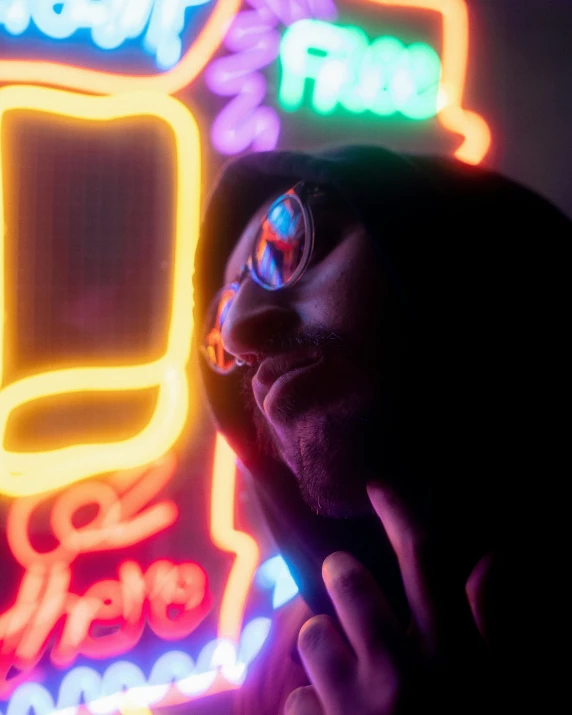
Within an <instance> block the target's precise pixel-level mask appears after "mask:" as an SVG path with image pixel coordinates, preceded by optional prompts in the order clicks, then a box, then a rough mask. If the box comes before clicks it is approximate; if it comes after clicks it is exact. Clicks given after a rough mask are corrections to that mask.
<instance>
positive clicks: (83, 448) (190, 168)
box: [0, 86, 201, 496]
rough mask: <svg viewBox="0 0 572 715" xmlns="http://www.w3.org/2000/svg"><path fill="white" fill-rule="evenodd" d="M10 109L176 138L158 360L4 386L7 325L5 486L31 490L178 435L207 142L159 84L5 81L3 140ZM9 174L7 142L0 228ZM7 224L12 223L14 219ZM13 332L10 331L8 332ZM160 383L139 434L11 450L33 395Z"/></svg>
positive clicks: (126, 462)
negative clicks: (56, 85) (132, 121)
mask: <svg viewBox="0 0 572 715" xmlns="http://www.w3.org/2000/svg"><path fill="white" fill-rule="evenodd" d="M12 110H26V111H27V112H42V113H46V112H47V113H50V114H51V115H53V116H56V117H62V118H75V119H79V120H84V121H85V122H86V123H88V125H89V126H93V123H94V122H95V123H97V122H109V121H113V120H117V119H121V118H129V117H134V116H147V117H150V118H156V119H157V120H159V121H161V122H164V123H166V124H167V125H168V127H169V128H170V130H171V132H172V135H173V139H174V146H175V150H174V151H175V157H174V160H175V167H176V182H175V192H176V197H175V198H176V201H175V229H174V236H173V245H174V261H173V266H174V267H173V273H172V283H171V294H170V306H169V307H170V315H169V316H166V319H167V320H169V328H168V337H167V345H166V349H165V352H164V354H163V355H162V356H161V357H159V358H158V359H156V360H154V361H152V362H147V363H144V364H137V365H133V366H121V367H104V366H102V367H93V366H91V367H82V366H81V365H78V366H77V367H73V368H69V369H62V370H54V371H47V372H43V373H40V374H36V375H32V376H29V377H26V378H23V379H20V380H17V381H16V382H13V383H11V384H9V385H4V384H3V374H4V371H3V365H4V357H5V354H6V347H7V345H8V346H9V344H10V335H9V328H7V326H6V323H4V324H3V328H2V330H1V331H0V494H6V495H9V496H24V495H29V494H35V493H39V492H44V491H48V490H52V489H56V488H60V487H63V486H66V485H68V484H70V483H72V482H74V481H77V480H79V479H84V478H86V477H88V476H91V475H94V474H99V473H104V472H108V471H116V470H121V469H129V468H133V467H136V466H141V465H143V464H146V463H149V462H152V461H153V460H155V459H157V458H159V457H160V456H161V455H162V454H164V453H165V452H166V451H167V450H168V449H169V448H170V447H171V446H172V445H173V443H174V442H175V441H176V439H177V438H178V436H179V434H180V433H181V431H182V429H183V426H184V424H185V422H186V419H187V415H188V411H189V387H188V381H187V375H186V364H187V361H188V358H189V352H190V344H191V337H192V332H193V319H192V284H191V276H192V271H193V264H194V254H195V249H196V245H197V240H198V231H199V204H200V171H201V166H200V141H199V133H198V129H197V126H196V123H195V121H194V118H193V117H192V115H191V114H190V112H189V111H188V110H187V109H186V108H185V107H184V106H183V105H182V104H181V103H180V102H178V101H177V100H175V99H173V98H171V97H169V96H168V95H164V94H160V93H155V92H133V93H126V94H120V95H115V96H111V97H91V96H86V95H78V94H73V93H69V92H64V91H59V90H53V89H47V88H41V87H27V86H15V87H5V88H3V89H0V139H1V137H2V126H3V119H4V117H5V115H6V113H7V112H9V111H12ZM9 182H10V176H7V175H6V172H5V170H4V167H3V162H2V153H1V149H0V226H4V225H5V220H6V218H5V211H4V194H5V190H4V187H5V186H6V185H7V184H8V183H9ZM7 228H9V227H7ZM6 236H9V230H6V229H5V230H4V231H3V232H0V310H1V314H2V315H4V314H5V303H6V295H7V291H9V290H10V281H9V280H8V278H7V276H6V275H5V273H6V265H5V258H4V256H5V245H4V241H5V238H6ZM7 333H8V334H7ZM149 388H159V389H158V398H157V402H156V405H155V410H154V413H153V415H152V417H151V418H150V420H149V422H148V424H147V425H146V426H145V427H144V428H143V429H142V430H141V431H140V432H139V434H137V435H135V436H133V437H130V438H129V439H125V440H122V441H117V442H106V443H98V444H93V443H92V444H75V445H72V446H67V447H64V448H61V449H54V450H50V451H41V452H15V451H8V450H7V449H6V448H5V434H6V426H7V423H8V420H9V419H10V416H11V414H12V413H13V412H14V410H16V409H17V408H18V407H20V406H22V405H25V404H28V403H30V402H32V401H34V400H38V399H42V398H46V397H50V396H55V395H65V394H69V393H78V392H97V391H106V392H110V391H111V392H113V391H117V392H119V393H120V392H122V391H134V390H145V389H149Z"/></svg>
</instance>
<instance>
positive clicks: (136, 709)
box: [119, 697, 153, 715]
mask: <svg viewBox="0 0 572 715" xmlns="http://www.w3.org/2000/svg"><path fill="white" fill-rule="evenodd" d="M136 701H137V699H136V698H133V702H131V701H130V699H129V697H127V698H125V702H124V703H123V707H122V708H121V709H120V710H119V712H120V713H121V715H153V713H152V711H151V709H150V708H148V707H145V705H138V704H137V702H136Z"/></svg>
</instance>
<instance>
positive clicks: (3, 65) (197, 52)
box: [0, 0, 241, 94]
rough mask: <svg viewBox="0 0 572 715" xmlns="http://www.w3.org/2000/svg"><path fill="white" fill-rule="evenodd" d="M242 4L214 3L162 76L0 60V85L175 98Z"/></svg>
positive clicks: (207, 57)
mask: <svg viewBox="0 0 572 715" xmlns="http://www.w3.org/2000/svg"><path fill="white" fill-rule="evenodd" d="M240 2H241V0H217V3H216V5H215V8H214V10H213V11H212V14H211V16H210V17H209V19H208V20H207V22H206V24H205V26H204V27H203V29H202V30H201V31H200V33H199V34H198V36H197V38H196V40H195V41H194V43H193V45H192V46H191V47H190V48H189V49H188V50H187V52H186V54H185V55H184V56H183V57H182V58H181V60H180V61H179V63H178V64H177V65H176V66H175V67H173V69H171V70H169V71H168V72H164V73H162V74H156V75H149V76H137V75H122V74H115V73H112V72H99V71H97V70H90V69H85V68H82V67H73V66H70V65H66V64H62V63H58V62H41V61H35V60H0V82H21V83H25V84H48V85H54V86H57V87H63V88H65V89H72V90H79V91H85V92H91V93H93V94H118V93H120V92H132V91H153V92H161V93H163V94H174V93H175V92H177V91H179V90H180V89H182V88H183V87H186V86H188V85H189V84H190V83H191V82H192V81H193V80H194V79H195V78H196V77H197V75H198V74H199V73H200V72H201V71H202V69H203V68H204V67H205V65H206V64H207V62H208V61H209V60H210V58H211V57H212V56H213V54H214V53H215V52H216V50H217V48H218V47H219V45H220V43H221V42H222V39H223V37H224V35H225V34H226V30H227V27H228V25H229V23H230V22H231V20H232V18H233V17H234V15H235V14H236V13H237V12H238V9H239V7H240Z"/></svg>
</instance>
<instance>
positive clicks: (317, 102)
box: [279, 20, 441, 119]
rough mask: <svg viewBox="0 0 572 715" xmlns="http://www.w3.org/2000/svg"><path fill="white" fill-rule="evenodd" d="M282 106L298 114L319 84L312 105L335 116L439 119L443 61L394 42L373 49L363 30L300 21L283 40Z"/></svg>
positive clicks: (422, 48)
mask: <svg viewBox="0 0 572 715" xmlns="http://www.w3.org/2000/svg"><path fill="white" fill-rule="evenodd" d="M280 59H281V63H282V80H281V83H280V90H279V100H280V104H281V105H282V106H283V107H284V108H285V109H287V110H289V111H294V110H296V109H298V108H299V107H300V106H301V104H302V100H303V98H304V88H305V84H306V80H307V79H312V80H314V91H313V97H312V105H313V108H314V110H315V111H316V112H318V113H320V114H330V113H331V112H333V111H334V110H335V108H336V106H337V105H338V104H340V105H342V106H344V107H345V108H346V109H348V110H349V111H351V112H356V113H360V112H364V111H365V110H370V111H371V112H373V113H375V114H378V115H382V116H388V115H391V114H395V113H396V112H401V113H402V114H404V115H405V116H407V117H409V118H411V119H427V118H428V117H432V116H434V115H435V114H437V111H438V108H437V94H438V90H439V79H440V77H441V62H440V60H439V55H438V54H437V53H436V52H435V51H434V50H433V49H432V48H431V47H429V45H426V44H423V43H415V44H412V45H410V46H409V47H405V45H403V43H401V42H400V41H399V40H397V39H396V38H393V37H380V38H378V39H377V40H375V41H374V42H372V43H371V44H370V43H369V41H368V38H367V35H366V34H365V32H363V30H361V29H360V28H359V27H339V26H337V25H331V24H329V23H326V22H321V21H319V20H300V21H299V22H297V23H295V24H294V25H292V26H291V27H290V28H288V30H286V33H285V34H284V37H283V39H282V45H281V49H280Z"/></svg>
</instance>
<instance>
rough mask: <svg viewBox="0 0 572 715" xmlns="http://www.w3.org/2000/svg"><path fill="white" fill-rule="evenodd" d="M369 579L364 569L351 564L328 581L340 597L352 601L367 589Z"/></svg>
mask: <svg viewBox="0 0 572 715" xmlns="http://www.w3.org/2000/svg"><path fill="white" fill-rule="evenodd" d="M370 580H371V579H370V577H369V574H368V573H367V572H366V571H365V569H362V568H357V567H355V566H352V567H350V568H347V569H344V570H340V571H339V572H338V573H336V574H335V576H333V577H332V579H331V581H330V588H331V589H332V590H333V591H334V592H335V593H336V595H337V596H339V597H340V598H342V599H344V600H346V599H347V600H352V601H353V600H356V599H357V598H360V597H361V596H363V594H364V593H365V592H366V591H367V590H368V587H369V586H370Z"/></svg>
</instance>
